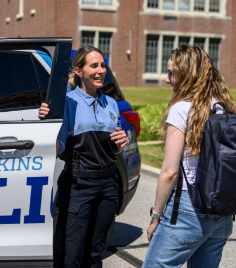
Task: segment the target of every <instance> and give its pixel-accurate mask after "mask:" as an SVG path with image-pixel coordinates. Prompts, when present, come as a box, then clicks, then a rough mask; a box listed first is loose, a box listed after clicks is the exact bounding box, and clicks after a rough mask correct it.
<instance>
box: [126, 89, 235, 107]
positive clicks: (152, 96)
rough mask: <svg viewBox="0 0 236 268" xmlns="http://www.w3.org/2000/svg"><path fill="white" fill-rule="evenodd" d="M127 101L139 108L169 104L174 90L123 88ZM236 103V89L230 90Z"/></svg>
mask: <svg viewBox="0 0 236 268" xmlns="http://www.w3.org/2000/svg"><path fill="white" fill-rule="evenodd" d="M121 90H122V93H123V94H124V96H125V99H126V100H127V101H128V102H129V103H130V104H131V105H132V106H133V107H134V108H139V107H142V106H145V105H147V104H155V103H162V102H169V101H170V99H171V96H172V94H173V90H172V88H158V87H122V88H121ZM230 94H231V95H232V97H233V99H234V101H235V102H236V89H230Z"/></svg>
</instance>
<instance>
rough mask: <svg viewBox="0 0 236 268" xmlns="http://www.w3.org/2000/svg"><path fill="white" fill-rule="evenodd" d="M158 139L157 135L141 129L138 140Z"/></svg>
mask: <svg viewBox="0 0 236 268" xmlns="http://www.w3.org/2000/svg"><path fill="white" fill-rule="evenodd" d="M157 140H159V137H158V136H157V135H154V134H149V133H146V132H144V131H142V130H141V131H140V134H139V137H138V141H157Z"/></svg>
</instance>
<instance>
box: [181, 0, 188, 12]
mask: <svg viewBox="0 0 236 268" xmlns="http://www.w3.org/2000/svg"><path fill="white" fill-rule="evenodd" d="M179 10H181V11H189V10H190V0H179Z"/></svg>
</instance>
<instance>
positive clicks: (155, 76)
mask: <svg viewBox="0 0 236 268" xmlns="http://www.w3.org/2000/svg"><path fill="white" fill-rule="evenodd" d="M144 35H159V47H158V64H157V73H146V72H145V73H143V74H142V79H143V80H165V79H166V76H167V73H166V74H165V73H162V49H163V36H164V35H167V36H175V41H174V47H178V41H179V37H180V36H181V37H182V36H183V37H185V36H186V37H190V44H193V42H194V37H201V38H205V39H206V41H205V47H204V50H205V51H206V53H208V52H209V40H210V39H211V38H216V39H221V40H223V39H225V35H224V34H212V33H195V32H189V33H187V32H175V31H152V30H144Z"/></svg>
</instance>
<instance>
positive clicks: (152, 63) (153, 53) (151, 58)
mask: <svg viewBox="0 0 236 268" xmlns="http://www.w3.org/2000/svg"><path fill="white" fill-rule="evenodd" d="M158 41H159V36H156V35H148V36H147V46H146V72H147V73H156V72H157V62H158Z"/></svg>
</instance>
